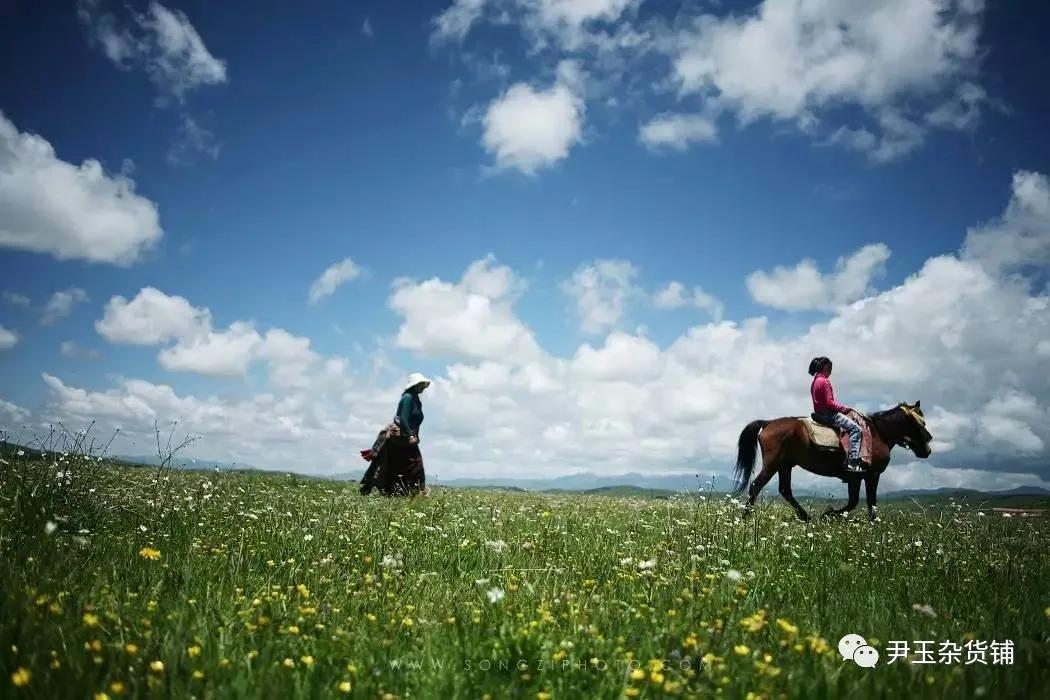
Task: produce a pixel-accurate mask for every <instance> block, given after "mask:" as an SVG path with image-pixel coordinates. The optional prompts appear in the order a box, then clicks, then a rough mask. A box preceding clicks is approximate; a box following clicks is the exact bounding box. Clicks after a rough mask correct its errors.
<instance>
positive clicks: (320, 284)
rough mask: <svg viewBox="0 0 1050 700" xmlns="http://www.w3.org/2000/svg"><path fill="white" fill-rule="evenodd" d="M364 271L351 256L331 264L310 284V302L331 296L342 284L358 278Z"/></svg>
mask: <svg viewBox="0 0 1050 700" xmlns="http://www.w3.org/2000/svg"><path fill="white" fill-rule="evenodd" d="M362 272H363V270H362V269H361V268H360V267H359V266H358V265H357V263H355V262H354V261H353V260H352V259H351V258H344V259H343V260H342V261H340V262H337V263H334V264H332V265H330V266H329V267H328V268H327V269H326V270H325V271H324V272H323V273H321V276H320V277H318V278H317V279H316V280H314V282H313V284H311V285H310V303H311V304H316V303H317V302H319V301H320V300H321V299H324V298H325V297H328V296H331V295H332V293H333V292H335V290H336V289H338V288H339V287H340V285H342V284H344V283H346V282H351V281H353V280H355V279H357V278H358V277H360V276H361V273H362Z"/></svg>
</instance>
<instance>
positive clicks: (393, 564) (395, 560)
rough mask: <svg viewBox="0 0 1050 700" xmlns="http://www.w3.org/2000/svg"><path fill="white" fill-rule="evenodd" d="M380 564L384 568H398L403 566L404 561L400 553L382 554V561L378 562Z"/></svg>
mask: <svg viewBox="0 0 1050 700" xmlns="http://www.w3.org/2000/svg"><path fill="white" fill-rule="evenodd" d="M380 566H382V567H383V568H384V569H400V568H401V567H403V566H404V563H403V562H402V560H401V555H400V554H393V555H391V554H384V555H383V561H382V562H380Z"/></svg>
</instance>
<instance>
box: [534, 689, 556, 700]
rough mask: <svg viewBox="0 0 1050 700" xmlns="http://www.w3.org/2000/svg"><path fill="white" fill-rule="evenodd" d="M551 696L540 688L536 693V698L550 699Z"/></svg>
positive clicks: (537, 699) (540, 699)
mask: <svg viewBox="0 0 1050 700" xmlns="http://www.w3.org/2000/svg"><path fill="white" fill-rule="evenodd" d="M552 697H554V696H553V695H551V694H550V693H548V692H545V691H542V690H541V691H540V692H538V693H536V700H551V698H552Z"/></svg>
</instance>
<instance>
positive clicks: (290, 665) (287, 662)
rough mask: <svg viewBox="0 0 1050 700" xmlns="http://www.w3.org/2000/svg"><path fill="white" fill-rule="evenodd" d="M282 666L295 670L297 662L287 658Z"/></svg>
mask: <svg viewBox="0 0 1050 700" xmlns="http://www.w3.org/2000/svg"><path fill="white" fill-rule="evenodd" d="M281 664H282V665H283V666H284V667H285V668H295V662H294V661H292V660H291V659H287V658H286V659H285V660H284V661H283V662H281Z"/></svg>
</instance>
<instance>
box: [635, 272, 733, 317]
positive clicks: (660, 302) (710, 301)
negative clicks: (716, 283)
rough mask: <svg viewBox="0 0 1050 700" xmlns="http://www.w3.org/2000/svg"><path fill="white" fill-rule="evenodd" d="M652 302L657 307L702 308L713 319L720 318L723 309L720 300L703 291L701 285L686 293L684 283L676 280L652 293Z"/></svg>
mask: <svg viewBox="0 0 1050 700" xmlns="http://www.w3.org/2000/svg"><path fill="white" fill-rule="evenodd" d="M653 304H654V305H655V306H656V308H658V309H678V308H681V307H683V306H692V307H695V308H697V309H703V310H704V311H707V312H708V313H709V314H711V318H713V319H714V320H715V321H721V320H722V313H723V311H724V310H725V308H724V306H723V305H722V302H721V301H719V299H718V298H717V297H715V296H714V295H712V294H708V293H707V292H705V291H704V290H703V287H693V291H692V292H691V293H686V289H685V285H684V284H682V283H681V282H677V281H671V282H668V283H667V286H666V287H664V288H663V289H661V290H660V291H658V292H657V293H656V294H655V295H653Z"/></svg>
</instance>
